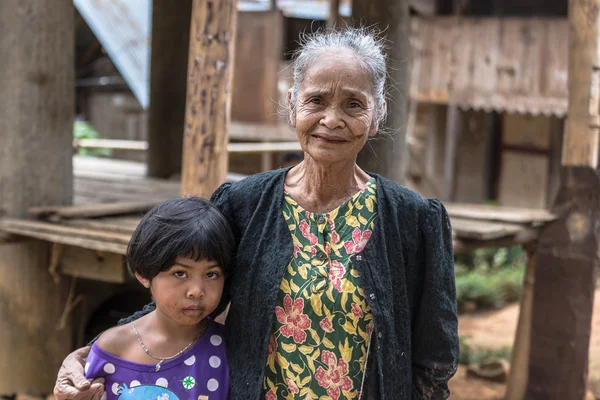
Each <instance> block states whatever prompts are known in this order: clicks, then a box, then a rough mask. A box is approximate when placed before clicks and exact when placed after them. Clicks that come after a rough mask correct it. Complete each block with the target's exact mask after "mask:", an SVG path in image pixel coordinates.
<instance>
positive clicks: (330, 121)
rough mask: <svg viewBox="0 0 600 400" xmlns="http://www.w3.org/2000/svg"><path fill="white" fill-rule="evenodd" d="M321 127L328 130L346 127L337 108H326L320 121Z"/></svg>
mask: <svg viewBox="0 0 600 400" xmlns="http://www.w3.org/2000/svg"><path fill="white" fill-rule="evenodd" d="M320 123H321V125H323V126H326V127H327V128H328V129H330V130H334V129H336V128H343V127H344V126H346V124H345V123H344V120H343V119H342V117H341V115H340V110H339V108H337V107H328V108H327V110H325V114H324V115H323V118H321V121H320Z"/></svg>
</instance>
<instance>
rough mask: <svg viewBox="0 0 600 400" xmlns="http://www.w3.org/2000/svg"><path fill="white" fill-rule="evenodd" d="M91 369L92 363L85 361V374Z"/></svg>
mask: <svg viewBox="0 0 600 400" xmlns="http://www.w3.org/2000/svg"><path fill="white" fill-rule="evenodd" d="M89 370H90V363H89V361H88V362H86V363H85V368H84V369H83V372H85V374H86V375H87V373H88V371H89Z"/></svg>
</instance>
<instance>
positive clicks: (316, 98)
mask: <svg viewBox="0 0 600 400" xmlns="http://www.w3.org/2000/svg"><path fill="white" fill-rule="evenodd" d="M309 101H310V102H311V103H312V104H321V99H319V98H318V97H313V98H312V99H310V100H309Z"/></svg>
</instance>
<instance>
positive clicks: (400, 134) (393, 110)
mask: <svg viewBox="0 0 600 400" xmlns="http://www.w3.org/2000/svg"><path fill="white" fill-rule="evenodd" d="M408 3H409V2H408V0H397V1H387V0H353V1H352V18H353V19H354V21H355V23H357V24H360V25H361V26H372V25H376V27H377V28H378V29H381V30H382V31H383V32H384V34H385V37H386V39H387V40H389V42H390V45H389V47H388V52H387V56H388V73H389V78H388V83H387V87H388V88H389V97H388V118H387V122H386V124H385V129H384V131H385V132H389V134H390V135H389V136H388V134H387V133H381V132H380V133H379V134H378V136H377V137H376V138H375V139H371V140H370V141H369V142H368V143H367V144H366V145H365V148H364V149H363V150H362V151H361V153H360V154H359V155H358V163H359V165H360V166H361V167H362V168H364V169H366V170H367V171H370V172H376V173H379V174H381V175H383V176H385V177H387V178H388V179H391V180H394V181H396V182H399V183H404V182H405V179H406V170H407V165H408V144H407V143H406V113H407V109H406V107H407V104H406V103H407V102H406V97H407V96H408V87H409V86H408V63H407V60H408V56H409V47H408V39H409V37H408V36H409V32H410V29H409V28H410V26H409V23H410V20H409V9H408V5H409V4H408Z"/></svg>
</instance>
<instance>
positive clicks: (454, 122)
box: [443, 105, 462, 201]
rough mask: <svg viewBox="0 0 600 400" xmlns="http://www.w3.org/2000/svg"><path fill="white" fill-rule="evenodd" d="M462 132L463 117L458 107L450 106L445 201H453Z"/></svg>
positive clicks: (445, 150) (445, 154)
mask: <svg viewBox="0 0 600 400" xmlns="http://www.w3.org/2000/svg"><path fill="white" fill-rule="evenodd" d="M461 131H462V115H461V111H460V109H459V108H458V106H456V105H448V108H447V114H446V135H445V136H446V138H445V139H446V142H445V145H444V195H443V199H444V201H453V200H454V192H455V190H454V189H455V186H456V180H455V177H456V158H457V154H458V144H459V142H460V136H461Z"/></svg>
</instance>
